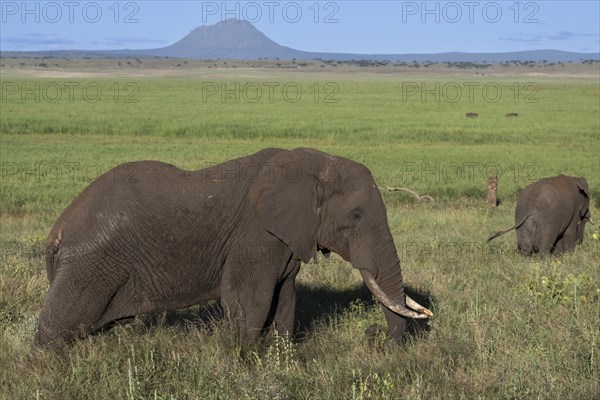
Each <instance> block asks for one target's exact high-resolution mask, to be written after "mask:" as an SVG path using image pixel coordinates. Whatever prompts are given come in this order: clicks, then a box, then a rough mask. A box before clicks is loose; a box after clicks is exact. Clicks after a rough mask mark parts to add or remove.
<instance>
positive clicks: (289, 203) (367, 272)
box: [250, 149, 432, 339]
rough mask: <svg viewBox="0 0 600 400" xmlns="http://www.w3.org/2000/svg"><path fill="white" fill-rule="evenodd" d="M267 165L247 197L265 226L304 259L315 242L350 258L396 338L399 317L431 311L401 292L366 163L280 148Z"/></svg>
mask: <svg viewBox="0 0 600 400" xmlns="http://www.w3.org/2000/svg"><path fill="white" fill-rule="evenodd" d="M265 165H266V166H265V167H263V169H262V170H261V172H260V174H259V176H258V179H257V181H256V182H255V183H254V184H253V186H252V188H251V192H250V197H251V199H252V201H253V202H254V204H255V207H256V210H257V212H258V215H259V217H260V220H261V222H262V224H263V226H264V228H265V229H266V230H267V231H269V232H270V233H272V234H273V235H275V236H276V237H278V238H279V239H280V240H282V241H283V242H285V243H286V244H287V245H288V246H289V247H290V248H291V249H292V251H293V252H294V254H296V255H297V257H298V258H300V259H301V260H302V261H304V262H308V261H309V260H310V259H311V258H312V257H313V256H315V255H316V253H317V251H319V250H321V251H322V252H324V253H327V252H329V251H333V252H335V253H337V254H339V255H340V256H341V257H342V258H343V259H344V260H346V261H349V262H351V263H352V265H353V266H354V267H355V268H357V269H358V270H359V271H360V273H361V275H362V277H363V280H364V281H365V283H366V285H367V287H368V288H369V290H370V291H371V292H372V293H373V294H374V295H375V297H376V298H377V299H378V300H379V301H380V302H381V303H382V304H383V305H384V306H385V308H384V311H385V315H386V319H387V322H388V334H389V335H391V336H393V337H394V338H396V339H398V338H399V337H400V336H401V335H402V333H403V330H404V326H405V320H404V317H409V318H427V317H428V316H430V315H432V313H431V312H430V311H429V310H427V309H426V308H425V307H423V306H421V305H419V304H417V303H416V302H415V301H414V300H412V299H411V298H410V297H408V296H406V294H405V293H404V287H403V283H402V273H401V271H400V261H399V258H398V254H397V250H396V247H395V245H394V241H393V237H392V234H391V232H390V229H389V226H388V222H387V215H386V210H385V205H384V204H383V200H382V198H381V194H380V193H379V190H378V188H377V185H376V184H375V181H374V179H373V177H372V175H371V172H370V171H369V170H368V169H367V168H366V167H365V166H364V165H361V164H359V163H357V162H354V161H351V160H348V159H346V158H342V157H333V156H330V155H328V154H325V153H322V152H319V151H316V150H311V149H295V150H292V151H284V152H281V153H278V154H277V155H275V156H274V157H273V158H272V159H270V160H269V162H268V163H267V164H265Z"/></svg>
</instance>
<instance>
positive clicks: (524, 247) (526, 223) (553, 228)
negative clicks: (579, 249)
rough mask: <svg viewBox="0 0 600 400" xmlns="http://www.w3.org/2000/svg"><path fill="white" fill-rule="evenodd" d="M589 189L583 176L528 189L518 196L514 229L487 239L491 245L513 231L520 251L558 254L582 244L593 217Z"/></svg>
mask: <svg viewBox="0 0 600 400" xmlns="http://www.w3.org/2000/svg"><path fill="white" fill-rule="evenodd" d="M589 204H590V199H589V188H588V183H587V181H586V179H585V178H583V177H579V178H576V177H572V176H565V175H559V176H554V177H550V178H544V179H541V180H539V181H538V182H535V183H532V184H531V185H529V186H527V187H525V189H523V190H522V191H521V193H520V194H519V199H518V200H517V207H516V210H515V226H513V227H512V228H510V229H507V230H505V231H500V232H497V233H495V234H494V235H492V236H490V237H489V238H488V240H487V241H488V242H489V241H490V240H492V239H494V238H496V237H498V236H501V235H503V234H505V233H506V232H509V231H511V230H513V229H516V231H517V243H518V246H519V250H520V251H521V253H523V254H524V255H526V256H530V255H531V254H532V253H540V254H542V255H543V254H554V255H559V254H561V253H564V252H566V251H572V250H573V249H574V248H575V244H576V243H577V244H580V243H581V242H582V241H583V232H584V230H585V224H586V223H587V221H588V220H590V218H591V214H590V211H589Z"/></svg>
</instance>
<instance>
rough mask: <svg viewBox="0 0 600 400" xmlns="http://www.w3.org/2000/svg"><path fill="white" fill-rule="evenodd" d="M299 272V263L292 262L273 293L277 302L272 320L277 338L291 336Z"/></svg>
mask: <svg viewBox="0 0 600 400" xmlns="http://www.w3.org/2000/svg"><path fill="white" fill-rule="evenodd" d="M298 271H300V261H296V262H294V263H293V264H292V265H291V266H290V267H289V273H288V274H287V276H286V277H285V278H284V280H283V282H282V283H281V284H280V285H279V288H278V289H279V290H278V293H275V296H276V298H275V299H274V300H276V301H277V303H276V309H275V316H274V318H273V320H274V322H275V326H276V328H277V333H278V334H279V336H285V335H286V334H290V335H291V334H292V333H293V332H294V323H295V320H296V283H295V282H296V275H298Z"/></svg>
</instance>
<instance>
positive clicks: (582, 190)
mask: <svg viewBox="0 0 600 400" xmlns="http://www.w3.org/2000/svg"><path fill="white" fill-rule="evenodd" d="M573 180H574V181H575V184H576V185H577V189H578V191H579V193H578V196H577V200H578V203H577V204H578V210H579V218H580V220H579V222H578V224H577V243H579V244H581V243H582V242H583V233H584V231H585V224H586V223H587V222H588V221H589V220H591V218H592V214H591V213H590V208H589V207H590V189H589V186H588V183H587V180H586V179H585V178H584V177H579V178H573Z"/></svg>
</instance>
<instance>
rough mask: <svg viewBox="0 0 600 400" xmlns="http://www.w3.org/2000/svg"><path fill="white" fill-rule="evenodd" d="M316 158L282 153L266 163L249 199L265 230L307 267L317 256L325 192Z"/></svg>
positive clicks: (292, 152) (295, 151) (304, 153)
mask: <svg viewBox="0 0 600 400" xmlns="http://www.w3.org/2000/svg"><path fill="white" fill-rule="evenodd" d="M315 157H318V155H316V154H312V153H307V152H304V151H298V150H293V151H288V152H282V153H279V154H277V155H276V156H274V157H273V158H271V159H270V160H269V161H267V162H265V164H264V165H263V166H262V168H261V170H260V171H259V173H258V176H257V178H256V180H255V181H254V182H253V183H252V186H251V188H250V193H249V198H250V201H251V202H252V204H253V205H254V208H255V210H256V212H257V215H258V217H259V219H260V222H261V223H262V225H263V227H264V229H266V230H267V231H269V232H270V233H272V234H273V235H275V236H276V237H278V238H279V239H280V240H281V241H283V242H284V243H286V244H287V245H288V246H289V247H290V249H291V250H292V252H293V253H294V254H295V255H296V256H297V257H298V258H299V259H301V260H302V261H304V262H305V263H306V262H308V261H309V260H310V259H311V258H312V257H314V256H315V255H316V252H317V224H318V221H319V210H320V203H321V201H322V197H323V195H322V193H323V191H322V188H321V186H320V182H319V179H318V176H316V175H315V173H314V171H315V169H314V166H315V165H316V163H317V161H316V159H315Z"/></svg>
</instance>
